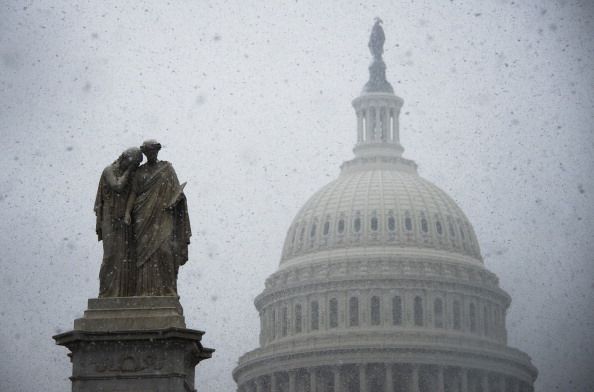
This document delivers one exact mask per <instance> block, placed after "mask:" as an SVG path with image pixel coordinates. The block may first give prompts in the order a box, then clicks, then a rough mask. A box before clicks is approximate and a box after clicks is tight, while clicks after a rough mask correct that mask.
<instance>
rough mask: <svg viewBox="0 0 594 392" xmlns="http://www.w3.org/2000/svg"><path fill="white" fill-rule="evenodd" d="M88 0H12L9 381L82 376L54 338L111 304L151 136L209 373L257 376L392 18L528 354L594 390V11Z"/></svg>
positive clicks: (389, 50)
mask: <svg viewBox="0 0 594 392" xmlns="http://www.w3.org/2000/svg"><path fill="white" fill-rule="evenodd" d="M69 3H70V2H68V1H63V2H62V1H43V2H42V1H31V0H30V1H3V2H2V4H1V5H0V119H1V121H0V139H1V140H2V143H3V146H4V154H2V155H1V156H0V167H2V171H1V173H0V249H1V251H0V268H1V271H2V273H1V274H0V276H1V278H0V279H1V280H0V282H1V283H0V352H1V355H0V390H2V391H10V392H12V391H32V390H47V391H62V390H67V389H69V388H70V386H69V381H68V379H67V377H68V376H69V375H70V372H71V365H70V363H69V361H68V358H67V357H66V350H65V349H64V348H62V347H58V346H55V345H54V343H53V341H52V339H51V335H53V334H55V333H58V332H61V331H66V330H68V329H70V328H72V321H73V319H74V318H76V317H80V316H81V314H82V312H83V310H84V309H85V308H86V300H87V298H89V297H95V296H96V295H97V291H98V279H97V277H98V273H99V266H100V260H101V244H100V243H98V242H97V240H96V236H95V233H94V225H95V221H94V219H95V218H94V214H93V210H92V207H93V201H94V197H95V192H96V187H97V183H98V180H99V175H100V173H101V171H102V169H103V168H104V167H105V166H106V165H107V164H109V163H110V162H112V161H113V160H114V159H115V158H116V157H117V156H118V155H119V154H120V152H121V151H122V150H123V149H125V148H126V147H129V146H135V145H136V146H137V145H139V144H140V143H141V142H142V141H143V140H144V139H147V138H157V139H158V140H160V141H161V142H162V143H163V145H164V149H163V150H162V152H161V155H160V157H161V158H162V159H166V160H169V161H171V162H172V163H173V165H174V167H175V169H176V171H177V173H178V176H179V177H180V180H181V181H188V186H187V187H186V194H187V196H188V199H189V200H188V204H189V209H190V215H191V220H192V225H193V232H194V236H193V238H192V245H191V249H190V261H189V262H188V264H187V265H186V266H184V267H183V268H182V270H181V277H180V283H179V292H180V295H181V301H182V304H183V306H184V309H185V314H186V319H187V322H188V325H189V326H191V327H193V328H197V329H203V330H205V331H206V335H205V336H204V343H205V344H206V345H207V346H210V347H214V348H216V349H217V352H216V353H215V356H214V357H213V359H211V360H208V361H206V362H204V363H202V364H200V365H199V367H198V370H197V380H198V382H199V383H200V384H201V385H205V386H204V387H203V390H204V391H208V392H222V391H230V390H234V388H235V385H234V383H233V381H232V379H231V370H232V368H233V367H234V366H235V364H236V361H237V358H238V357H239V356H240V355H241V354H242V353H244V352H246V351H247V350H250V349H253V348H255V347H256V345H257V338H258V328H259V322H258V319H257V314H256V311H255V309H254V307H253V298H254V297H255V296H256V295H257V294H258V293H260V292H261V291H262V289H263V287H264V280H265V278H266V277H267V276H268V275H269V274H271V273H272V272H273V271H274V270H275V269H276V267H277V266H278V262H279V256H280V251H281V248H282V244H283V240H284V236H285V233H286V230H287V228H288V227H289V224H290V222H291V220H292V218H293V216H294V215H295V214H296V212H297V210H298V209H299V207H300V206H301V205H302V204H303V203H305V201H306V200H307V198H308V197H309V196H310V195H311V194H313V192H315V191H316V190H317V189H319V188H320V187H321V186H323V185H324V184H326V183H327V182H329V181H331V180H332V179H334V178H335V177H336V176H337V175H338V167H339V165H340V164H341V163H342V161H344V160H347V159H350V158H351V156H352V153H351V148H352V146H353V144H354V142H355V125H356V119H355V116H354V113H353V111H352V108H351V104H350V102H351V100H352V99H353V98H355V97H356V96H357V95H358V94H359V92H360V90H361V88H362V87H363V85H364V83H365V82H366V80H367V66H368V64H369V61H370V55H369V52H368V49H367V40H368V36H369V31H370V28H371V26H372V24H373V17H375V16H381V17H382V19H383V20H384V22H385V23H384V29H385V31H386V35H387V41H386V47H385V55H384V59H385V61H386V63H387V65H388V72H387V73H388V79H389V80H390V81H391V82H392V85H393V86H394V88H395V91H396V94H397V95H399V96H401V97H402V98H403V99H404V101H405V103H404V107H403V110H402V115H401V137H402V144H403V145H404V147H405V148H406V152H405V156H406V157H408V158H411V159H414V160H415V161H416V162H417V163H418V164H419V166H420V173H421V175H422V176H423V177H425V178H426V179H428V180H430V181H432V182H434V183H435V184H436V185H438V186H440V187H441V188H442V189H444V190H446V191H447V192H448V193H449V194H450V195H451V196H452V197H453V198H454V199H455V200H456V201H457V202H458V203H459V205H460V206H461V207H462V209H463V210H464V211H465V212H466V214H467V215H468V217H469V219H470V221H471V222H472V223H473V225H474V228H475V230H476V232H477V235H478V238H479V242H480V244H481V247H482V253H483V256H484V257H485V263H486V265H487V267H488V268H489V269H490V270H491V271H493V272H495V273H496V274H497V275H498V276H499V278H500V282H501V286H502V287H503V288H504V289H505V290H507V291H508V292H509V293H510V295H511V296H512V299H513V301H512V305H511V308H510V310H509V312H508V322H507V326H508V330H509V341H510V345H512V346H515V347H518V348H520V349H522V350H524V351H526V352H527V353H528V354H529V355H530V356H531V357H532V358H533V361H534V363H535V365H536V366H537V367H538V369H539V371H540V374H539V378H538V381H537V384H536V387H537V390H538V391H545V392H546V391H586V390H593V389H594V379H593V378H594V376H592V375H591V373H592V365H591V363H592V360H593V359H594V353H593V347H594V332H593V331H594V307H593V306H592V301H593V300H594V281H593V278H594V263H593V256H592V255H593V254H594V234H593V233H594V227H593V224H592V222H593V221H594V208H592V205H593V202H594V197H593V195H594V179H593V177H592V174H591V173H592V171H593V169H594V163H593V160H592V151H593V147H594V136H593V131H594V129H593V124H594V121H593V120H594V39H593V37H594V5H593V4H592V3H591V2H588V1H582V2H580V1H517V0H516V1H503V0H491V1H465V2H463V1H457V0H453V1H440V2H437V1H425V2H423V1H401V2H398V1H393V0H392V1H383V2H366V3H365V4H361V2H359V1H354V2H329V1H328V2H323V1H319V0H317V1H301V0H299V1H286V2H280V1H274V2H246V1H227V2H221V1H217V2H214V1H213V2H207V1H181V0H180V1H174V2H170V3H166V2H164V1H154V2H140V1H134V2H128V3H129V4H133V5H124V4H123V3H125V2H121V1H113V2H112V1H104V2H93V1H86V2H85V1H79V2H77V3H78V5H71V4H69Z"/></svg>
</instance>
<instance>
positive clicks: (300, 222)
mask: <svg viewBox="0 0 594 392" xmlns="http://www.w3.org/2000/svg"><path fill="white" fill-rule="evenodd" d="M373 248H375V251H374V250H373ZM333 253H334V254H337V256H338V257H340V258H344V257H345V256H347V255H351V256H354V257H357V256H359V255H367V256H369V255H373V256H392V257H394V256H399V255H403V256H406V255H408V256H412V255H414V256H416V257H415V258H419V257H420V258H436V257H438V258H440V259H451V261H455V262H468V263H472V264H477V263H478V264H482V258H481V255H480V249H479V245H478V242H477V239H476V236H475V233H474V230H473V228H472V226H471V224H470V222H469V221H468V219H467V218H466V216H465V215H464V213H463V212H462V210H461V209H460V207H458V205H456V203H455V202H454V200H452V198H450V197H449V196H448V195H447V194H446V193H445V192H444V191H442V190H441V189H439V188H438V187H437V186H435V185H433V184H432V183H430V182H429V181H427V180H424V179H423V178H421V177H420V176H419V175H418V174H417V173H416V166H415V165H414V163H412V162H411V161H406V160H404V159H402V158H399V159H395V160H392V162H382V163H381V164H379V163H378V162H373V159H360V158H359V159H355V160H353V161H351V162H347V163H346V164H345V165H344V166H343V172H342V173H341V175H340V177H339V178H338V179H337V180H335V181H333V182H331V183H329V184H328V185H326V186H325V187H323V188H322V189H320V190H319V191H318V192H316V193H315V194H314V195H313V196H312V197H311V198H310V199H309V200H308V201H307V202H306V203H305V205H304V206H303V208H301V210H300V211H299V213H298V214H297V216H296V217H295V219H294V220H293V223H292V224H291V227H290V228H289V231H288V234H287V238H286V240H285V245H284V251H283V256H282V259H281V266H285V265H294V264H296V263H303V262H307V261H314V260H317V261H319V260H320V259H323V258H328V257H331V255H332V254H333ZM345 253H346V254H345ZM423 256H425V257H423Z"/></svg>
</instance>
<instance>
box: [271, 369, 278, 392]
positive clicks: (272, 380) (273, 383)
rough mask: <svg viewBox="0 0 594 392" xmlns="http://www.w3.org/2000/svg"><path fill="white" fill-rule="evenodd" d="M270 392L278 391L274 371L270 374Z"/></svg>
mask: <svg viewBox="0 0 594 392" xmlns="http://www.w3.org/2000/svg"><path fill="white" fill-rule="evenodd" d="M270 392H279V390H278V378H277V377H276V374H275V373H271V374H270Z"/></svg>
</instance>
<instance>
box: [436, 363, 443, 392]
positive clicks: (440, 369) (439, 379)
mask: <svg viewBox="0 0 594 392" xmlns="http://www.w3.org/2000/svg"><path fill="white" fill-rule="evenodd" d="M443 371H444V369H443V366H437V392H444V391H445V386H444V377H443Z"/></svg>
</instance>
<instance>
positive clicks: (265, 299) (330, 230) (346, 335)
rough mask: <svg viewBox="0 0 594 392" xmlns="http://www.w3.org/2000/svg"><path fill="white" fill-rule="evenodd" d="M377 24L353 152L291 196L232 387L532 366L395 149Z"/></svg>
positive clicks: (480, 384) (346, 386) (493, 384)
mask: <svg viewBox="0 0 594 392" xmlns="http://www.w3.org/2000/svg"><path fill="white" fill-rule="evenodd" d="M380 23H381V21H377V22H376V24H375V26H374V28H373V31H372V34H371V39H370V42H369V47H370V50H371V53H372V55H373V61H372V63H371V65H370V67H369V73H370V78H369V81H368V82H367V83H366V84H365V87H364V89H363V92H362V94H361V95H360V96H359V97H357V98H356V99H355V100H354V101H353V107H354V109H355V113H356V116H357V125H356V140H357V141H356V144H355V148H354V153H355V157H354V158H353V159H352V160H350V161H347V162H345V163H343V164H342V167H341V173H340V176H339V177H338V178H337V179H336V180H335V181H332V182H331V183H329V184H328V185H326V186H324V187H323V188H322V189H320V190H319V191H318V192H316V193H315V194H314V195H313V196H311V197H310V198H309V200H308V201H307V202H306V203H305V204H304V206H303V207H302V208H301V210H300V211H299V212H298V213H297V215H296V217H295V218H294V220H293V222H292V223H291V225H290V227H289V229H288V231H287V237H286V239H285V243H284V246H283V251H282V256H281V260H280V264H279V268H278V270H277V271H276V272H274V273H273V274H272V275H270V277H268V279H266V282H265V288H264V291H263V292H262V293H261V294H260V295H258V296H257V297H256V299H255V306H256V309H257V310H258V313H259V316H260V339H259V340H260V346H259V347H258V348H256V349H254V350H252V351H250V352H248V353H246V354H244V355H243V356H242V357H241V358H240V359H239V363H238V365H237V367H236V368H235V370H234V371H233V377H234V379H235V381H236V382H237V385H238V391H239V392H493V391H496V392H532V391H533V384H534V380H535V379H536V375H537V370H536V368H535V367H534V366H533V365H532V363H531V360H530V357H529V356H528V355H526V354H525V353H523V352H521V351H519V350H517V349H514V348H511V347H509V346H507V329H506V325H505V317H506V312H507V309H508V308H509V306H510V303H511V298H510V297H509V295H508V294H507V293H506V292H505V291H504V290H502V289H501V288H500V287H499V280H498V278H497V276H495V274H493V273H492V272H490V271H489V270H488V269H486V268H485V266H484V264H483V260H482V257H481V253H480V248H479V244H478V240H477V238H476V235H475V233H474V230H473V228H472V225H471V224H470V222H469V221H468V219H467V218H466V216H465V215H464V212H463V211H462V210H461V209H460V207H459V206H458V205H457V204H456V203H455V202H454V200H452V198H451V197H449V196H448V195H447V194H446V193H445V192H444V191H442V190H441V189H439V188H438V187H437V186H435V185H433V184H432V183H431V182H429V181H427V180H425V179H423V178H421V177H420V176H419V175H418V173H417V165H416V164H415V163H414V162H413V161H411V160H409V159H406V158H404V157H403V156H402V154H403V151H404V148H403V147H402V146H401V145H400V124H399V114H400V109H401V107H402V105H403V100H402V99H401V98H400V97H398V96H396V95H395V94H394V91H393V88H392V86H391V85H390V83H389V82H388V81H387V80H386V77H385V71H386V66H385V64H384V62H383V59H382V53H383V42H384V33H383V29H382V27H381V25H380Z"/></svg>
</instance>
